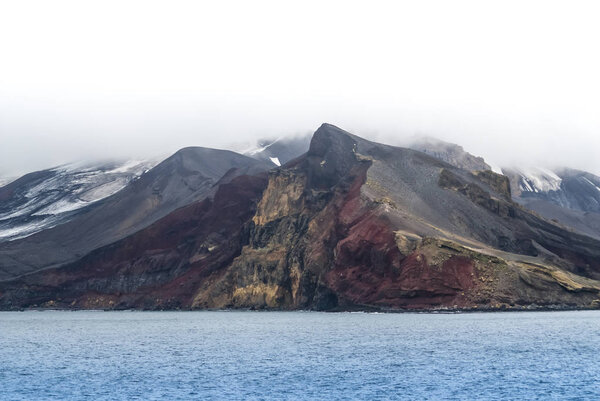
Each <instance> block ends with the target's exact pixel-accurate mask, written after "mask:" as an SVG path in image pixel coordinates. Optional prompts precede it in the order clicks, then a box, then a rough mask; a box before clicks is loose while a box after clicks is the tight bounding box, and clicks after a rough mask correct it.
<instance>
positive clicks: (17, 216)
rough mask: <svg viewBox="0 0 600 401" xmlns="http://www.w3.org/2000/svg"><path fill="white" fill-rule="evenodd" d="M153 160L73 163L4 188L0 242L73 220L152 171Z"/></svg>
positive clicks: (1, 192) (0, 190)
mask: <svg viewBox="0 0 600 401" xmlns="http://www.w3.org/2000/svg"><path fill="white" fill-rule="evenodd" d="M155 164H156V162H153V161H125V162H103V163H96V164H89V165H85V164H69V165H64V166H60V167H55V168H52V169H48V170H42V171H36V172H34V173H30V174H27V175H25V176H23V177H21V178H19V179H16V180H13V181H12V182H10V183H7V185H5V186H2V187H0V242H2V241H7V240H14V239H18V238H23V237H26V236H28V235H31V234H35V233H37V232H40V231H43V230H45V229H48V228H51V227H53V226H56V225H58V224H62V223H65V222H67V221H69V220H71V219H72V218H73V217H74V216H76V215H77V214H78V213H80V212H82V211H83V209H85V208H86V207H88V206H90V205H92V204H94V203H95V202H97V201H99V200H101V199H104V198H106V197H108V196H110V195H112V194H114V193H116V192H118V191H120V190H121V189H123V188H124V187H125V186H127V184H129V183H130V182H131V181H132V180H135V179H138V178H139V177H140V176H141V175H142V174H143V173H144V172H146V171H148V170H149V169H151V168H152V167H153V166H154V165H155Z"/></svg>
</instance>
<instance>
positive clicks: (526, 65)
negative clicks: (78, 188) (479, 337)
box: [0, 0, 600, 176]
mask: <svg viewBox="0 0 600 401" xmlns="http://www.w3.org/2000/svg"><path fill="white" fill-rule="evenodd" d="M599 12H600V3H598V2H593V1H590V2H585V1H578V2H574V1H564V2H554V1H529V2H528V1H514V2H513V1H496V2H492V1H485V2H484V1H413V2H405V3H398V2H377V1H364V2H361V3H359V2H352V1H339V2H338V1H332V2H325V1H298V2H296V3H294V4H293V5H292V3H291V2H285V1H266V2H265V1H206V2H202V1H162V2H157V1H148V0H143V1H122V0H120V1H82V0H76V1H56V0H54V1H45V0H44V1H27V0H19V1H16V0H15V1H5V2H2V3H0V176H6V175H16V174H19V173H23V172H27V171H31V170H34V169H40V168H45V167H49V166H52V165H55V164H58V163H62V162H66V161H72V160H77V159H88V158H94V157H108V156H115V157H140V156H142V157H145V156H151V155H157V154H165V153H169V152H173V151H175V150H177V149H178V148H181V147H183V146H190V145H200V146H209V147H223V146H226V145H227V144H229V143H231V142H240V141H245V140H250V139H251V138H255V137H258V136H260V137H264V136H279V135H286V134H297V133H308V132H311V131H314V130H315V129H316V128H317V127H318V126H319V125H320V123H322V122H330V123H333V124H336V125H339V126H340V127H342V128H344V129H347V130H349V131H352V132H354V133H356V134H358V135H361V136H365V137H368V138H372V139H379V140H382V141H386V142H398V141H400V140H401V139H402V138H404V137H407V136H412V135H414V134H415V133H419V134H426V135H431V136H436V137H439V138H441V139H445V140H449V141H452V142H457V143H460V144H462V145H463V146H464V147H465V148H466V149H467V150H469V151H471V152H472V153H475V154H479V155H482V156H484V157H486V159H488V160H489V161H491V162H492V163H494V164H504V165H506V164H512V163H520V164H538V163H542V164H565V165H570V166H573V167H578V168H584V169H588V170H591V171H593V172H596V173H600V157H598V156H599V155H600V152H599V151H598V149H600V134H599V133H600V52H599V51H598V41H599V39H600V23H598V18H599V15H600V14H599Z"/></svg>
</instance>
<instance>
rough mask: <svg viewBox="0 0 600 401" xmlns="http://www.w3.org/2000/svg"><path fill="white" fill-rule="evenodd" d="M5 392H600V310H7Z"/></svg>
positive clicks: (350, 395) (501, 396) (459, 395)
mask: <svg viewBox="0 0 600 401" xmlns="http://www.w3.org/2000/svg"><path fill="white" fill-rule="evenodd" d="M0 399H1V400H28V401H31V400H354V399H356V400H513V399H514V400H552V399H556V400H565V399H567V400H597V399H600V311H578V312H575V311H574V312H496V313H455V314H434V313H427V314H418V313H403V314H379V313H319V312H253V311H222V312H134V311H121V312H102V311H76V312H69V311H26V312H1V313H0Z"/></svg>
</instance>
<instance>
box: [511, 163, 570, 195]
mask: <svg viewBox="0 0 600 401" xmlns="http://www.w3.org/2000/svg"><path fill="white" fill-rule="evenodd" d="M519 174H520V175H521V181H520V183H519V187H520V189H521V191H526V192H550V191H558V190H560V184H561V183H562V178H560V177H559V176H558V175H556V173H555V172H553V171H551V170H548V169H545V168H542V167H530V168H527V169H521V170H519Z"/></svg>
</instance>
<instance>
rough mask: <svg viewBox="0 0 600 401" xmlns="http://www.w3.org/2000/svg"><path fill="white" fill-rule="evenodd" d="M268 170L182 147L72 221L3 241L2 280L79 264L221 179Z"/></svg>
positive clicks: (225, 155) (240, 159)
mask: <svg viewBox="0 0 600 401" xmlns="http://www.w3.org/2000/svg"><path fill="white" fill-rule="evenodd" d="M268 168H269V166H268V165H267V164H266V163H264V162H261V161H257V160H254V159H252V158H249V157H246V156H243V155H239V154H237V153H234V152H230V151H225V150H215V149H206V148H199V147H196V148H185V149H182V150H180V151H178V152H177V153H175V154H174V155H173V156H171V157H169V158H167V159H166V160H164V161H163V162H161V163H160V164H158V165H156V166H155V167H154V168H152V169H150V170H149V171H147V172H146V173H144V174H142V175H141V176H139V178H138V179H135V180H132V181H130V183H129V185H127V186H126V187H124V188H123V189H122V190H120V191H118V192H116V193H114V194H113V195H111V196H108V197H105V198H104V199H102V200H100V201H97V202H95V203H94V204H93V205H90V206H88V207H87V208H85V209H84V210H82V211H81V212H80V213H78V214H77V216H76V217H75V218H73V219H71V220H70V221H68V222H66V223H64V224H59V225H57V226H55V227H53V228H50V229H46V230H43V231H40V232H38V233H37V234H34V235H30V236H28V237H26V238H22V239H19V240H15V241H10V242H4V243H0V280H6V279H9V278H11V277H15V276H18V275H22V274H26V273H29V272H32V271H35V270H39V269H45V268H49V267H56V266H60V265H63V264H65V263H69V262H72V261H74V260H77V259H78V258H80V257H82V256H83V255H85V254H87V253H88V252H91V251H92V250H94V249H96V248H98V247H101V246H104V245H107V244H110V243H112V242H114V241H117V240H119V239H121V238H124V237H126V236H128V235H131V234H133V233H134V232H136V231H138V230H140V229H142V228H145V227H147V226H148V225H150V224H152V223H154V222H155V221H156V220H158V219H160V218H162V217H164V216H166V215H167V214H169V213H170V212H172V211H174V210H175V209H177V208H179V207H182V206H185V205H187V204H189V203H191V202H194V201H196V200H199V199H203V198H205V197H207V196H209V195H211V194H212V193H213V186H214V185H215V184H216V183H217V182H218V181H219V180H230V179H232V178H233V177H235V176H236V175H239V174H245V173H254V172H259V171H263V170H266V169H268ZM44 174H46V173H44ZM25 178H26V179H25ZM37 180H38V178H37V176H36V175H35V174H34V177H33V178H30V177H27V176H25V177H24V181H26V182H30V181H33V182H34V184H35V183H37ZM42 182H46V181H42ZM16 183H17V182H15V183H13V184H16ZM11 185H12V184H11ZM19 185H20V186H25V185H24V184H23V183H20V184H19ZM36 185H37V184H36ZM20 186H19V187H18V188H20ZM25 187H26V186H25ZM6 188H8V187H5V188H3V189H6ZM34 188H35V186H34Z"/></svg>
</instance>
